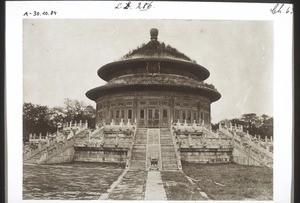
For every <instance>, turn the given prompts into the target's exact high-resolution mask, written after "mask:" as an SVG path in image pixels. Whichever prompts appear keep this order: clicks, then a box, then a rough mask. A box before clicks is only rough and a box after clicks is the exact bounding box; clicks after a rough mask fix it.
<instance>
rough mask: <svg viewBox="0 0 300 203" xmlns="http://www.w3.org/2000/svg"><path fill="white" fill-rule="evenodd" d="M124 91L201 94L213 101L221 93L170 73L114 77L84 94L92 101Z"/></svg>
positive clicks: (203, 84) (206, 85)
mask: <svg viewBox="0 0 300 203" xmlns="http://www.w3.org/2000/svg"><path fill="white" fill-rule="evenodd" d="M124 91H175V92H184V93H190V94H196V95H201V96H204V97H206V98H208V99H209V100H210V101H211V102H215V101H217V100H219V99H220V98H221V94H220V93H219V92H218V91H217V90H216V89H215V88H214V86H213V85H209V84H206V83H204V82H198V81H195V80H193V79H188V78H184V77H178V76H175V75H173V76H170V75H159V74H154V75H140V76H138V77H137V76H126V77H120V78H117V79H114V80H112V81H110V82H109V83H107V84H106V85H103V86H99V87H96V88H94V89H91V90H89V91H88V92H87V93H86V96H87V97H88V98H89V99H91V100H94V101H97V100H98V99H99V98H100V97H102V96H104V95H107V94H110V93H117V92H124Z"/></svg>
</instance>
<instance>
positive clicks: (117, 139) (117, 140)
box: [115, 135, 119, 147]
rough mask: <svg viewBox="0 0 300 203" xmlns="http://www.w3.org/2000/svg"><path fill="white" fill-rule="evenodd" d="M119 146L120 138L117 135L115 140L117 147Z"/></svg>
mask: <svg viewBox="0 0 300 203" xmlns="http://www.w3.org/2000/svg"><path fill="white" fill-rule="evenodd" d="M118 145H119V136H118V135H116V139H115V146H116V147H117V146H118Z"/></svg>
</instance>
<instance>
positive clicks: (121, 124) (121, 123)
mask: <svg viewBox="0 0 300 203" xmlns="http://www.w3.org/2000/svg"><path fill="white" fill-rule="evenodd" d="M123 124H124V122H123V118H121V122H120V126H121V127H123Z"/></svg>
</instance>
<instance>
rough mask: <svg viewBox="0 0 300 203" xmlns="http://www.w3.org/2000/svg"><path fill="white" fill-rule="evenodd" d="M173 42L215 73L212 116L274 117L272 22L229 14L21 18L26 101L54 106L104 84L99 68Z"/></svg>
mask: <svg viewBox="0 0 300 203" xmlns="http://www.w3.org/2000/svg"><path fill="white" fill-rule="evenodd" d="M154 27H155V28H157V29H158V30H159V34H158V40H159V41H160V42H165V43H166V44H169V45H171V46H172V47H174V48H176V49H177V50H179V51H180V52H182V53H184V54H185V55H187V56H188V57H190V58H191V59H192V60H196V62H197V63H198V64H200V65H202V66H204V67H205V68H206V69H208V70H209V71H210V76H209V78H208V79H206V80H205V82H206V83H209V84H213V85H214V86H215V87H216V89H217V90H218V91H219V92H220V93H221V95H222V97H221V98H220V100H218V101H216V102H214V103H212V106H211V117H212V122H213V123H216V122H219V121H220V120H222V119H225V118H228V119H230V118H235V117H240V116H241V115H242V114H245V113H256V114H258V115H261V114H267V115H270V116H273V66H274V64H273V24H272V22H271V21H232V20H231V21H230V20H218V21H212V20H115V19H114V20H110V19H25V20H23V79H24V80H23V100H24V102H31V103H34V104H39V105H47V106H49V107H54V106H61V105H62V104H63V102H64V99H65V98H71V99H77V100H80V101H84V102H85V103H86V104H91V105H93V106H95V103H94V102H93V101H91V100H89V99H88V98H87V97H86V96H85V93H86V92H87V91H88V90H90V89H92V88H94V87H97V86H100V85H103V84H105V83H106V82H105V81H103V80H102V79H100V78H99V77H98V75H97V70H98V69H99V68H100V67H101V66H103V65H105V64H107V63H109V62H113V61H116V60H118V59H120V58H121V57H122V56H123V55H125V54H126V53H128V52H129V51H130V50H132V49H135V48H136V47H137V46H139V45H141V44H142V43H147V42H148V41H149V40H150V34H149V31H150V29H151V28H154Z"/></svg>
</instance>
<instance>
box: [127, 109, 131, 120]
mask: <svg viewBox="0 0 300 203" xmlns="http://www.w3.org/2000/svg"><path fill="white" fill-rule="evenodd" d="M127 118H128V119H132V109H128V110H127Z"/></svg>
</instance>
